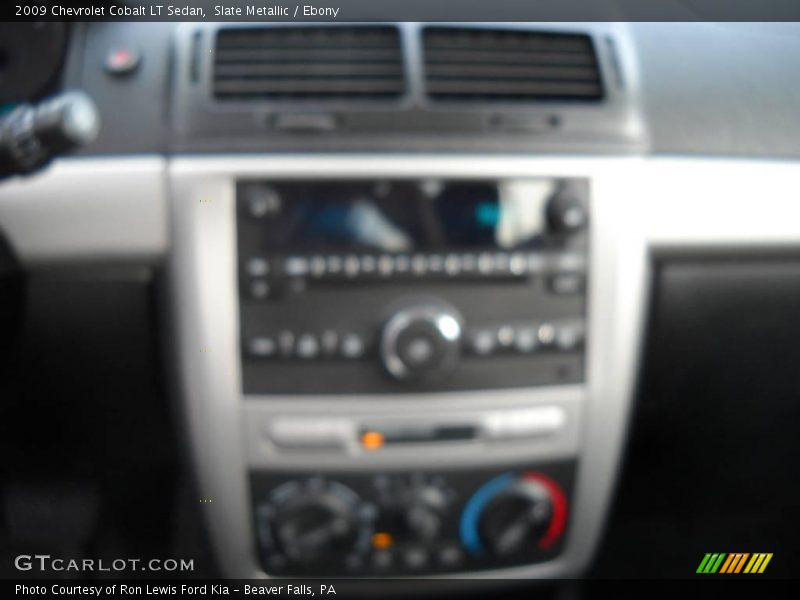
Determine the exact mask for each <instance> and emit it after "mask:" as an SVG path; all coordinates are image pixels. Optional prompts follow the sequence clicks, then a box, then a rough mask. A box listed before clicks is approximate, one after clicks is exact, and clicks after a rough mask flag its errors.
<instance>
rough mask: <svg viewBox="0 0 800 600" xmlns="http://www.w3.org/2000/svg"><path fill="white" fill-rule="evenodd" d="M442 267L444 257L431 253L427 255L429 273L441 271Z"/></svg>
mask: <svg viewBox="0 0 800 600" xmlns="http://www.w3.org/2000/svg"><path fill="white" fill-rule="evenodd" d="M443 268H444V259H443V258H442V256H441V255H440V254H431V255H430V256H429V257H428V270H429V271H430V272H431V273H441V272H442V269H443Z"/></svg>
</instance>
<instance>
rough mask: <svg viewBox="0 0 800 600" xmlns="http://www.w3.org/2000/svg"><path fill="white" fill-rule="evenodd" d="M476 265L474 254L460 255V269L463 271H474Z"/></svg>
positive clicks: (476, 260)
mask: <svg viewBox="0 0 800 600" xmlns="http://www.w3.org/2000/svg"><path fill="white" fill-rule="evenodd" d="M477 266H478V258H477V257H476V256H475V255H474V254H462V255H461V270H462V271H463V272H464V273H467V274H470V273H474V272H475V269H476V268H477Z"/></svg>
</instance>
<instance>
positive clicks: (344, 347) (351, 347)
mask: <svg viewBox="0 0 800 600" xmlns="http://www.w3.org/2000/svg"><path fill="white" fill-rule="evenodd" d="M341 353H342V356H344V357H345V358H360V357H361V356H363V354H364V340H362V339H361V336H359V335H358V334H355V333H346V334H345V335H343V336H342V344H341Z"/></svg>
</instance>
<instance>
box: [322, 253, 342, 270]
mask: <svg viewBox="0 0 800 600" xmlns="http://www.w3.org/2000/svg"><path fill="white" fill-rule="evenodd" d="M325 262H326V263H327V269H328V274H330V275H338V274H339V273H341V272H342V258H341V257H340V256H336V255H333V256H329V257H328V258H326V259H325Z"/></svg>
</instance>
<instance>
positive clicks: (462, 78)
mask: <svg viewBox="0 0 800 600" xmlns="http://www.w3.org/2000/svg"><path fill="white" fill-rule="evenodd" d="M423 52H424V61H425V86H426V92H427V95H428V97H429V98H431V99H432V100H441V101H450V102H454V101H455V102H476V103H477V102H537V101H546V100H562V101H583V102H596V101H599V100H602V98H603V95H604V92H603V82H602V77H601V73H600V67H599V64H598V61H597V54H596V53H595V49H594V44H593V43H592V39H591V37H590V36H588V35H585V34H573V33H555V32H541V31H528V30H518V29H486V28H477V27H476V28H466V27H426V28H425V29H424V30H423Z"/></svg>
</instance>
